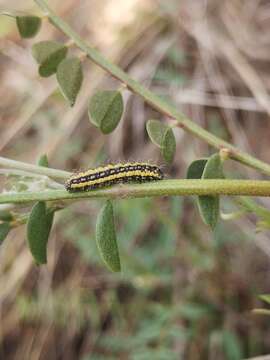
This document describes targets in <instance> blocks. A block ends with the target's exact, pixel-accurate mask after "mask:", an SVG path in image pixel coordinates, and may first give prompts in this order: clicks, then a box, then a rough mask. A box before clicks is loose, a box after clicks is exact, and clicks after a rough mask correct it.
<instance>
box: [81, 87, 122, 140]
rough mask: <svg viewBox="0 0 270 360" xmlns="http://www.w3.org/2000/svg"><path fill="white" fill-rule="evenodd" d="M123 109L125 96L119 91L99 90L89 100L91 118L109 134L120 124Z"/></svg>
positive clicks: (93, 122)
mask: <svg viewBox="0 0 270 360" xmlns="http://www.w3.org/2000/svg"><path fill="white" fill-rule="evenodd" d="M123 109H124V104H123V98H122V94H121V93H120V92H119V91H108V90H107V91H98V92H97V93H96V94H94V95H93V96H92V97H91V99H90V101H89V106H88V115H89V120H90V121H91V122H92V124H94V125H95V126H96V127H97V128H99V129H100V130H101V131H102V132H103V134H109V133H111V132H112V131H113V130H114V129H115V128H116V127H117V125H118V124H119V122H120V120H121V117H122V114H123Z"/></svg>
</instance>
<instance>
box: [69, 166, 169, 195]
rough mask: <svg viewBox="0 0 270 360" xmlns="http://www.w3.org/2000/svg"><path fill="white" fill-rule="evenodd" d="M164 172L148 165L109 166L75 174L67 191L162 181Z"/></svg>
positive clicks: (70, 179)
mask: <svg viewBox="0 0 270 360" xmlns="http://www.w3.org/2000/svg"><path fill="white" fill-rule="evenodd" d="M163 177H164V175H163V172H162V170H161V169H160V167H158V166H157V165H151V164H148V163H137V162H136V163H126V164H121V163H120V164H115V165H112V164H109V165H106V166H103V167H98V168H96V169H89V170H85V171H80V172H78V173H74V174H72V175H71V177H70V178H69V179H68V180H67V182H66V183H65V188H66V190H67V191H70V192H76V191H88V190H93V189H97V188H104V187H107V186H111V185H114V184H119V183H129V182H136V183H142V182H146V181H154V180H162V179H163Z"/></svg>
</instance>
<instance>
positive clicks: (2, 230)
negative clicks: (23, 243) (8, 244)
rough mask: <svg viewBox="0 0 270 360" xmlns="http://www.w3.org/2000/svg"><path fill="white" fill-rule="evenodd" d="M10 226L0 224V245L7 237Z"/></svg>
mask: <svg viewBox="0 0 270 360" xmlns="http://www.w3.org/2000/svg"><path fill="white" fill-rule="evenodd" d="M10 229H11V226H10V224H9V223H8V222H3V223H1V224H0V244H2V242H3V241H4V240H5V238H6V237H7V235H8V233H9V230H10Z"/></svg>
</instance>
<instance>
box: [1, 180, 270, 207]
mask: <svg viewBox="0 0 270 360" xmlns="http://www.w3.org/2000/svg"><path fill="white" fill-rule="evenodd" d="M171 195H179V196H184V195H231V196H232V195H249V196H270V181H260V180H162V181H156V182H151V183H144V184H132V185H120V186H113V187H111V188H106V189H100V190H91V191H84V192H78V193H69V192H68V191H66V190H64V189H63V190H48V191H43V192H40V191H39V192H19V193H10V194H9V193H6V194H0V204H3V203H22V202H28V201H38V200H44V201H55V200H75V199H90V198H92V199H97V198H112V199H113V198H140V197H147V196H151V197H152V196H171Z"/></svg>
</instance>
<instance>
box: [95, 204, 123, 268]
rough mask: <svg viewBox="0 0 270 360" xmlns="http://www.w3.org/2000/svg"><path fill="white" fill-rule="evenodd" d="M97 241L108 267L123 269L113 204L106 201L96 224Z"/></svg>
mask: <svg viewBox="0 0 270 360" xmlns="http://www.w3.org/2000/svg"><path fill="white" fill-rule="evenodd" d="M96 242H97V247H98V249H99V252H100V254H101V257H102V259H103V261H104V263H105V264H106V265H107V267H108V268H109V269H110V270H111V271H114V272H119V271H121V264H120V257H119V252H118V246H117V239H116V235H115V227H114V215H113V206H112V203H111V201H110V200H108V201H106V203H105V205H104V206H103V208H102V209H101V211H100V213H99V215H98V218H97V224H96Z"/></svg>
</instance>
